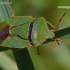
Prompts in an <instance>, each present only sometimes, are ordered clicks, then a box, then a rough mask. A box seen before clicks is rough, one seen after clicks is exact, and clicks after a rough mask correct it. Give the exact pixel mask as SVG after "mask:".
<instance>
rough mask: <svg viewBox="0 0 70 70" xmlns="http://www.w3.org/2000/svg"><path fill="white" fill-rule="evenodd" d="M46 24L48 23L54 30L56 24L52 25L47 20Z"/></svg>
mask: <svg viewBox="0 0 70 70" xmlns="http://www.w3.org/2000/svg"><path fill="white" fill-rule="evenodd" d="M47 24H49V25H50V26H51V27H52V28H53V29H54V30H56V29H57V28H56V26H54V25H52V24H51V23H50V22H49V21H47Z"/></svg>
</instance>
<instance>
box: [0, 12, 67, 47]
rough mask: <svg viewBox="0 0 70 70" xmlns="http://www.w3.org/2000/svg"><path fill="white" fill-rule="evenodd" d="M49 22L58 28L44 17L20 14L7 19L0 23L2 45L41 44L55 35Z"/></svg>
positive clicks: (25, 45) (23, 45) (0, 41)
mask: <svg viewBox="0 0 70 70" xmlns="http://www.w3.org/2000/svg"><path fill="white" fill-rule="evenodd" d="M65 14H66V13H64V15H65ZM64 15H63V16H64ZM63 16H62V18H63ZM62 18H61V19H62ZM61 19H60V21H61ZM60 21H59V22H60ZM47 24H49V25H50V26H52V27H53V29H54V30H56V29H57V27H54V26H53V25H52V24H51V23H49V22H48V21H46V19H45V18H44V17H39V18H33V17H31V16H20V17H16V18H11V19H9V20H6V21H4V22H2V23H0V27H1V28H0V46H2V47H8V48H25V47H28V46H29V45H30V44H31V45H34V46H40V45H41V44H42V43H44V42H45V41H46V40H47V41H48V39H53V38H54V37H55V34H54V30H50V29H49V27H48V25H47Z"/></svg>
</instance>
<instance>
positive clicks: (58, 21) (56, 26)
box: [56, 12, 66, 27]
mask: <svg viewBox="0 0 70 70" xmlns="http://www.w3.org/2000/svg"><path fill="white" fill-rule="evenodd" d="M65 14H66V12H64V14H63V15H62V17H61V18H60V19H59V21H58V23H57V25H56V27H58V25H59V23H60V22H61V20H62V19H63V17H64V16H65Z"/></svg>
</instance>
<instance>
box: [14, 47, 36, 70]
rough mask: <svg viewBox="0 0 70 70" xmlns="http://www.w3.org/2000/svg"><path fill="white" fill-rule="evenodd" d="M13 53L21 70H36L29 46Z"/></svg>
mask: <svg viewBox="0 0 70 70" xmlns="http://www.w3.org/2000/svg"><path fill="white" fill-rule="evenodd" d="M13 54H14V57H15V59H16V62H17V65H18V68H19V70H35V69H34V66H33V63H32V60H31V58H30V55H29V53H28V50H27V48H25V49H23V50H21V51H18V52H16V53H14V51H13Z"/></svg>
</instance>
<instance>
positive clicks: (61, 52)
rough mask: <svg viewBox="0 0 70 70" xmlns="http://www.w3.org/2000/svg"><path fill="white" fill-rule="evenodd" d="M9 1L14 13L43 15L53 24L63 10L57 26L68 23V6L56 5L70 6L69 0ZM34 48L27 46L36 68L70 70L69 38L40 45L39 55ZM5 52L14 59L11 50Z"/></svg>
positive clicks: (69, 19) (69, 10) (69, 12)
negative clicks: (51, 43)
mask: <svg viewBox="0 0 70 70" xmlns="http://www.w3.org/2000/svg"><path fill="white" fill-rule="evenodd" d="M9 2H11V4H10V5H11V8H12V10H14V12H15V15H17V16H32V17H35V18H38V17H44V18H45V19H46V20H47V21H49V22H51V23H52V24H53V25H55V26H56V25H57V23H58V21H59V19H60V18H61V16H62V15H63V14H64V12H66V15H65V16H64V18H63V19H62V21H61V22H60V24H59V26H69V25H70V8H69V9H67V8H58V6H67V7H70V0H66V1H64V0H58V1H57V0H9ZM35 49H36V48H35V47H32V48H31V49H30V48H28V50H29V53H30V56H31V58H32V61H33V63H34V66H35V68H36V70H70V40H69V39H67V40H64V42H63V43H60V46H59V45H56V46H55V47H52V46H50V45H46V44H45V45H42V46H41V47H40V53H41V56H40V57H38V56H37V53H36V52H35ZM5 52H6V53H7V54H8V55H9V56H10V57H11V58H12V59H13V60H14V56H13V54H12V53H11V52H10V53H9V51H5ZM39 65H40V66H39Z"/></svg>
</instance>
